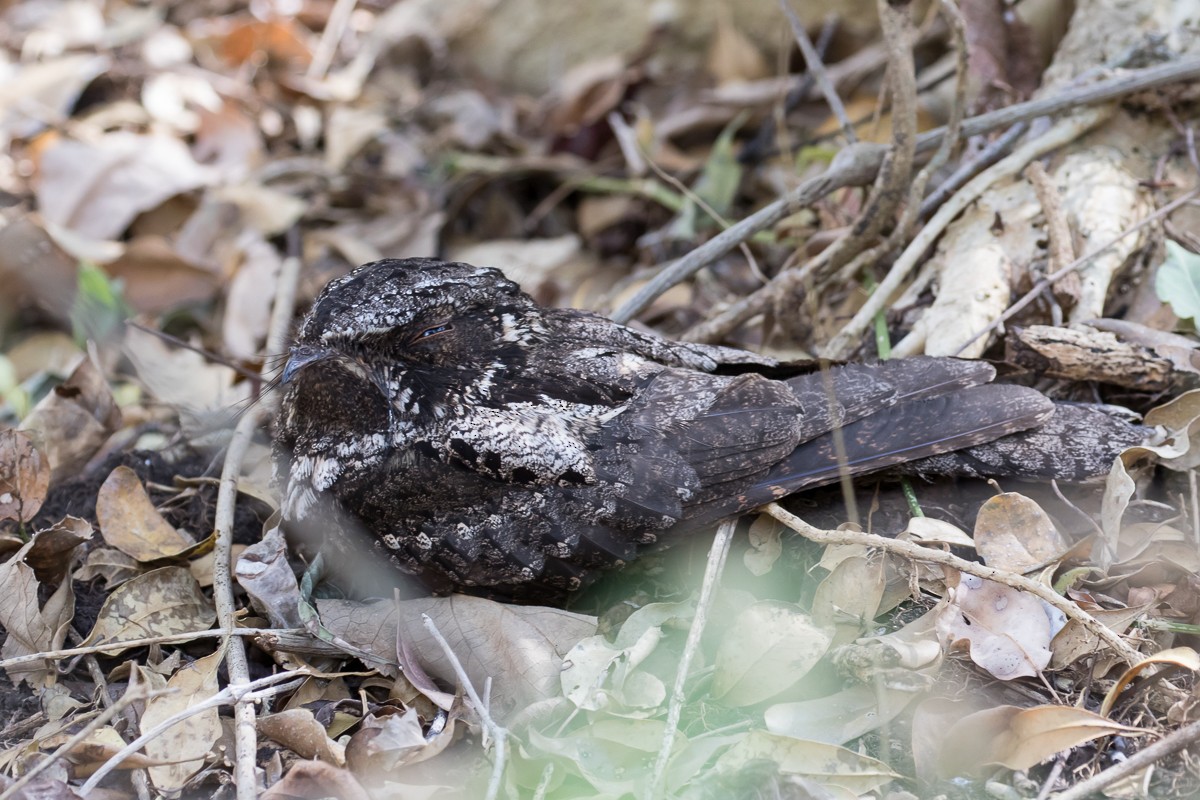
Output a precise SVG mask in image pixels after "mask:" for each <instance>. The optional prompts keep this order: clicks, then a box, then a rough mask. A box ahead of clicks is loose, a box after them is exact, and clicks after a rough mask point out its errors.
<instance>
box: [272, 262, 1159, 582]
mask: <svg viewBox="0 0 1200 800" xmlns="http://www.w3.org/2000/svg"><path fill="white" fill-rule="evenodd" d="M993 376H994V371H993V369H992V368H991V367H990V366H988V365H987V364H984V363H982V362H976V361H963V360H957V359H948V358H925V357H922V358H910V359H904V360H898V361H887V362H882V363H877V364H847V365H844V366H838V367H832V368H825V369H819V370H817V371H808V372H805V371H804V370H802V369H801V368H799V367H795V366H790V365H780V364H776V363H775V362H773V361H771V360H769V359H766V358H763V357H760V356H757V355H754V354H752V353H748V352H744V351H740V350H735V349H731V348H725V347H715V346H708V345H699V344H689V343H683V342H674V341H669V340H667V339H663V338H660V337H658V336H656V335H653V334H650V333H644V332H641V331H638V330H634V329H632V328H628V327H625V326H622V325H618V324H617V323H615V322H612V321H610V320H608V319H605V318H604V317H601V316H598V315H595V314H591V313H586V312H583V311H577V310H572V309H553V308H543V307H541V306H539V305H538V304H537V303H535V302H534V301H533V299H532V298H530V297H529V296H528V295H526V294H524V293H523V292H522V291H521V290H520V287H518V286H517V285H516V284H515V283H513V282H511V281H509V280H508V279H506V278H505V277H504V275H503V274H502V273H501V272H499V271H498V270H495V269H489V268H481V267H474V266H471V265H469V264H462V263H449V262H444V261H439V260H436V259H401V260H392V259H389V260H384V261H378V262H375V263H372V264H367V265H365V266H362V267H359V268H358V269H357V270H355V271H354V272H352V273H350V274H349V275H347V276H345V277H343V278H340V279H337V280H335V281H333V282H332V283H330V284H329V285H328V286H327V287H326V288H325V289H324V291H322V293H321V294H320V296H319V297H318V298H317V299H316V301H315V303H314V304H313V306H312V309H311V310H310V312H309V314H308V316H307V317H306V318H305V320H304V321H303V323H302V325H301V326H300V329H299V333H298V335H297V337H296V341H295V345H294V346H293V347H292V350H291V354H290V359H289V361H288V363H287V366H286V367H285V369H284V372H283V376H282V382H283V387H284V393H283V398H282V402H281V406H280V410H279V414H278V418H277V420H276V426H275V446H276V454H277V473H278V478H279V482H280V485H281V488H282V494H283V501H282V502H283V514H284V518H285V520H286V521H287V522H288V524H289V525H290V526H292V527H296V528H303V529H305V530H306V531H307V536H308V538H310V539H312V538H315V539H317V540H319V541H321V542H322V543H323V544H324V546H325V547H326V548H327V549H329V550H330V551H331V556H332V558H334V559H347V558H351V557H352V554H353V553H354V552H355V551H356V550H361V546H362V544H363V543H365V542H372V541H373V545H374V548H375V552H376V553H377V555H378V558H379V559H383V560H387V561H389V562H390V563H391V565H392V566H394V567H395V568H397V569H399V570H401V571H402V572H404V573H408V574H410V575H414V576H417V577H418V578H419V579H420V580H421V581H422V582H424V583H425V584H426V585H427V586H428V587H429V589H431V590H433V591H435V592H448V591H467V592H472V593H481V594H488V595H491V596H495V597H502V598H506V599H510V600H516V601H522V602H560V601H561V600H562V598H563V597H564V596H565V594H566V593H567V592H570V591H572V590H575V589H578V588H580V587H581V586H583V585H585V584H586V583H587V582H588V581H589V580H590V579H591V578H593V577H594V576H595V575H596V574H597V573H599V572H600V571H602V570H606V569H611V568H613V567H617V566H620V565H622V564H625V563H627V562H629V561H631V560H633V559H635V558H637V557H638V555H639V553H642V552H644V551H645V550H647V549H650V548H657V547H662V546H665V545H669V544H671V543H672V542H674V541H677V540H678V539H680V538H681V537H683V536H686V535H687V534H688V533H689V532H692V531H695V530H697V529H699V528H702V527H704V526H706V525H709V524H711V523H712V522H714V521H716V520H719V519H721V518H724V517H727V516H730V515H733V514H738V513H740V512H744V511H748V510H750V509H753V508H755V507H756V506H759V505H761V504H763V503H766V502H769V501H772V500H775V499H778V498H780V497H783V496H785V495H788V494H790V493H792V492H796V491H798V490H801V489H804V488H806V487H812V486H817V485H821V484H826V483H830V482H833V481H836V480H838V479H839V477H840V476H841V475H842V474H843V473H849V474H858V473H862V472H868V471H873V470H880V469H884V468H887V467H894V466H897V465H901V464H907V463H908V462H915V463H913V464H910V465H909V469H910V471H916V472H921V473H934V474H940V473H946V472H954V473H957V474H977V475H995V476H1004V475H1019V476H1020V477H1025V478H1038V477H1041V478H1061V479H1068V480H1081V479H1086V478H1089V477H1094V476H1095V475H1097V474H1101V473H1103V472H1105V471H1106V470H1107V468H1108V466H1109V464H1110V463H1111V460H1112V458H1113V457H1114V456H1115V454H1116V453H1117V452H1119V451H1120V450H1121V449H1122V448H1123V447H1126V446H1128V445H1131V444H1135V443H1138V442H1140V441H1142V440H1143V439H1144V438H1145V436H1146V434H1147V429H1145V428H1142V427H1140V426H1137V425H1133V424H1130V423H1128V422H1126V421H1124V420H1121V419H1118V418H1114V417H1112V416H1109V415H1107V414H1105V413H1101V412H1100V411H1097V410H1094V409H1091V408H1088V407H1084V406H1072V405H1060V404H1055V403H1053V402H1051V401H1050V400H1048V399H1047V398H1046V397H1044V396H1043V395H1042V394H1040V393H1039V392H1037V391H1035V390H1033V389H1029V388H1025V387H1020V386H1011V385H997V384H990V383H989V381H990V380H991V379H992V378H993ZM835 431H836V434H837V435H835ZM1022 431H1023V432H1024V433H1018V432H1022ZM1013 434H1015V435H1013ZM952 451H956V452H952ZM364 531H365V534H364Z"/></svg>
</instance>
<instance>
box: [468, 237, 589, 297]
mask: <svg viewBox="0 0 1200 800" xmlns="http://www.w3.org/2000/svg"><path fill="white" fill-rule="evenodd" d="M580 248H581V243H580V240H579V237H578V236H575V235H574V234H569V235H567V236H560V237H558V238H557V239H520V240H518V239H496V240H493V241H490V242H480V243H478V244H473V245H468V246H466V247H458V248H451V249H450V250H449V251H448V253H447V257H448V258H450V259H452V260H454V261H465V262H466V263H468V264H486V265H487V266H489V267H495V268H497V269H499V270H500V271H501V272H503V273H504V274H505V276H507V277H508V278H509V280H512V281H515V282H517V283H519V284H521V286H522V287H524V289H525V290H526V291H528V292H536V291H537V289H538V287H540V286H541V285H542V284H543V283H545V282H546V281H547V280H549V279H550V278H551V277H553V276H554V273H555V272H556V271H557V270H559V269H561V268H562V267H563V266H564V265H566V264H567V263H569V262H570V261H571V260H572V259H574V258H575V257H576V256H578V255H579V252H580Z"/></svg>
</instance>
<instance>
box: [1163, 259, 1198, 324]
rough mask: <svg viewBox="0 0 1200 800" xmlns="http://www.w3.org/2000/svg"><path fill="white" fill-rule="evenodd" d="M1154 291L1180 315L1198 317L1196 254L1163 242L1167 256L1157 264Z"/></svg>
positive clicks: (1182, 317)
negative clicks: (1165, 244) (1165, 245)
mask: <svg viewBox="0 0 1200 800" xmlns="http://www.w3.org/2000/svg"><path fill="white" fill-rule="evenodd" d="M1154 291H1155V292H1157V293H1158V299H1159V300H1162V301H1163V302H1164V303H1170V304H1171V308H1172V309H1173V310H1174V311H1175V314H1176V316H1178V317H1179V318H1180V319H1196V318H1197V317H1200V255H1196V254H1195V253H1192V252H1190V251H1188V250H1185V249H1184V248H1182V247H1180V246H1179V245H1178V244H1176V243H1175V242H1167V259H1166V260H1165V261H1163V263H1162V264H1161V265H1160V266H1159V268H1158V275H1157V276H1156V277H1155V279H1154Z"/></svg>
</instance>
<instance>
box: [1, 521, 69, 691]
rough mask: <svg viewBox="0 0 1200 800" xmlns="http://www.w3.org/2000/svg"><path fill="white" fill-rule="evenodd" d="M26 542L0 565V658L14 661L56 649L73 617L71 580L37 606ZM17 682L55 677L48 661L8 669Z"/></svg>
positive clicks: (29, 546)
mask: <svg viewBox="0 0 1200 800" xmlns="http://www.w3.org/2000/svg"><path fill="white" fill-rule="evenodd" d="M33 546H34V545H33V542H32V541H31V542H29V543H28V544H26V545H25V546H24V547H23V548H21V549H20V550H19V551H17V552H16V553H15V554H14V555H13V556H12V557H11V558H10V559H9V560H8V561H6V562H4V563H3V564H0V586H3V587H4V591H3V592H0V627H3V628H4V630H5V632H6V633H7V636H6V637H5V639H4V645H3V647H0V658H5V659H8V658H16V657H17V656H26V655H31V654H33V653H44V652H46V651H49V650H58V649H59V648H61V647H62V646H63V642H64V641H65V640H66V637H67V628H68V626H69V625H70V623H71V619H72V618H73V617H74V615H75V595H74V592H73V589H72V583H71V581H63V582H62V583H61V584H59V587H58V589H56V590H55V591H54V594H52V595H51V596H50V599H49V600H47V601H46V604H45V605H44V606H41V605H39V603H38V587H39V584H38V579H37V577H36V576H35V575H34V572H33V568H32V567H30V566H29V565H28V564H26V563H25V556H26V554H28V553H29V551H30V550H32V549H33ZM7 672H8V674H9V677H11V678H12V679H13V680H14V681H16V682H17V683H20V682H21V681H28V682H29V683H30V684H32V685H35V686H40V685H43V684H49V683H53V682H54V680H55V677H56V673H55V672H54V667H53V665H52V664H51V663H49V662H36V661H35V662H31V663H28V664H20V665H16V666H10V667H7Z"/></svg>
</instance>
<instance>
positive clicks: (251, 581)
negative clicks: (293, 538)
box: [235, 523, 301, 628]
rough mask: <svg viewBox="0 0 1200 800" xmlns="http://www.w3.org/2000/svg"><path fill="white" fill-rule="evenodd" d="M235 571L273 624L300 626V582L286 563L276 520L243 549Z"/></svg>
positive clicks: (284, 545)
mask: <svg viewBox="0 0 1200 800" xmlns="http://www.w3.org/2000/svg"><path fill="white" fill-rule="evenodd" d="M235 575H236V577H237V581H238V583H239V584H240V585H241V587H242V588H243V589H245V590H246V594H248V595H250V602H251V603H253V604H254V607H255V609H257V610H258V611H259V612H260V613H262V614H264V615H266V617H267V619H268V620H270V622H271V627H272V628H298V627H300V624H301V623H300V612H299V603H300V586H299V584H297V582H296V574H295V573H294V572H292V566H291V564H289V563H288V548H287V542H286V541H285V540H284V536H283V531H282V530H281V529H280V527H279V525H278V523H276V524H275V525H274V526H273V527H270V528H268V530H267V532H266V533H265V534H263V537H262V539H261V540H259V541H258V542H256V543H255V544H252V545H250V546H249V547H247V548H246V549H245V551H244V552H243V553H242V556H241V558H239V559H238V560H237V567H236V570H235Z"/></svg>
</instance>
